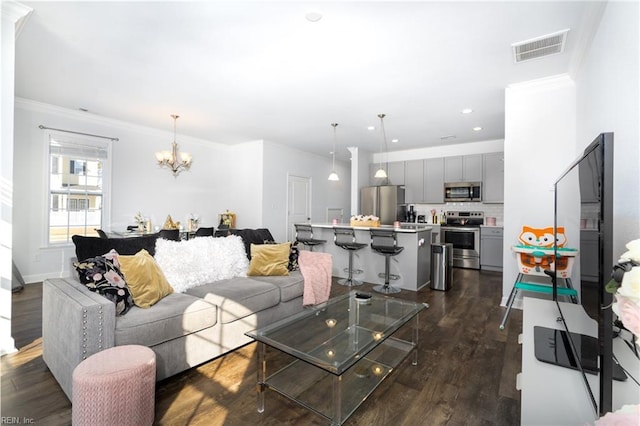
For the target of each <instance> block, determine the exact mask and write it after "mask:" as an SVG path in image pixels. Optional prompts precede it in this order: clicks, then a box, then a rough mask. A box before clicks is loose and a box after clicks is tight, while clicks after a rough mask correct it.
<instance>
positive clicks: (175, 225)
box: [162, 215, 180, 229]
mask: <svg viewBox="0 0 640 426" xmlns="http://www.w3.org/2000/svg"><path fill="white" fill-rule="evenodd" d="M162 229H180V222H174V221H173V219H172V218H171V215H167V219H166V220H165V221H164V225H162Z"/></svg>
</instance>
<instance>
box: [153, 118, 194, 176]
mask: <svg viewBox="0 0 640 426" xmlns="http://www.w3.org/2000/svg"><path fill="white" fill-rule="evenodd" d="M171 118H173V143H172V144H171V151H158V152H156V160H158V165H159V166H160V167H166V168H168V169H169V170H170V171H171V173H173V176H174V177H177V176H178V175H179V174H180V172H182V171H183V170H189V168H190V167H191V161H192V159H191V154H189V153H188V152H180V153H178V143H177V142H176V120H178V118H180V116H179V115H176V114H171Z"/></svg>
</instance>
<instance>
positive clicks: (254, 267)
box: [134, 243, 291, 300]
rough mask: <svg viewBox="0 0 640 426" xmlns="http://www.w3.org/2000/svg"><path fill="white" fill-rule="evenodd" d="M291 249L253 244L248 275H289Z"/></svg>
mask: <svg viewBox="0 0 640 426" xmlns="http://www.w3.org/2000/svg"><path fill="white" fill-rule="evenodd" d="M290 250H291V243H282V244H251V263H250V264H249V271H248V272H247V275H249V276H273V275H278V276H280V275H289V269H288V268H287V266H288V265H289V252H290ZM134 300H135V299H134Z"/></svg>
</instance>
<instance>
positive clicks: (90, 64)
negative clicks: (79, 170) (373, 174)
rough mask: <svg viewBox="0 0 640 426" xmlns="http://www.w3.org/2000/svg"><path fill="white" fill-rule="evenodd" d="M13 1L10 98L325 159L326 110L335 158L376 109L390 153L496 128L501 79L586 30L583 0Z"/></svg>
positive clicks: (564, 67)
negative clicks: (526, 55) (529, 48)
mask: <svg viewBox="0 0 640 426" xmlns="http://www.w3.org/2000/svg"><path fill="white" fill-rule="evenodd" d="M23 4H25V5H27V6H30V7H32V8H33V9H34V10H33V12H32V14H31V15H30V16H29V18H28V20H27V21H26V23H25V24H24V26H23V27H22V30H21V32H20V34H19V37H18V40H17V43H16V86H15V87H16V96H18V97H22V98H26V99H31V100H35V101H40V102H44V103H48V104H53V105H58V106H62V107H66V108H71V109H86V110H88V112H87V114H95V115H98V116H102V117H108V118H112V119H117V120H123V121H126V122H130V123H135V124H139V125H144V126H150V127H153V128H158V129H163V130H167V131H172V130H173V122H172V119H171V118H170V114H174V113H175V114H178V115H180V116H181V118H180V119H179V120H178V122H177V127H178V134H182V135H188V136H192V137H196V138H201V139H204V140H207V141H212V142H218V143H223V144H235V143H240V142H246V141H253V140H259V139H264V140H267V141H271V142H275V143H279V144H283V145H288V146H292V147H297V148H299V149H302V150H305V151H310V152H315V153H318V154H321V155H325V156H327V155H329V152H330V151H331V149H332V143H333V128H332V127H331V123H333V122H337V123H338V124H339V125H338V127H337V128H336V135H337V155H338V157H339V158H340V156H344V158H348V153H347V150H346V147H347V146H358V147H360V148H361V149H365V150H369V151H372V152H376V151H378V150H379V149H380V145H381V141H382V136H381V132H380V121H379V119H378V117H377V115H378V114H380V113H384V114H386V117H385V119H384V127H385V130H386V135H387V140H388V148H387V149H388V150H389V151H395V150H406V149H414V148H423V147H431V146H439V145H444V144H463V143H468V142H476V141H484V140H494V139H502V138H504V113H505V107H504V96H505V95H504V93H505V92H504V90H505V87H507V86H508V85H509V84H512V83H517V82H523V81H528V80H532V79H537V78H542V77H546V76H550V75H556V74H561V73H566V72H569V73H571V72H572V69H573V68H575V67H576V64H579V59H580V57H581V55H582V54H583V53H584V49H585V46H586V45H587V44H588V43H587V42H585V40H589V39H590V34H592V33H593V31H594V28H593V27H594V25H593V24H592V22H594V20H593V19H591V20H590V19H589V15H590V13H591V14H593V13H592V9H593V4H594V3H593V2H580V1H568V2H541V1H534V2H521V1H511V2H507V1H495V2H493V1H492V2H482V1H477V2H453V1H447V2H427V1H425V2H418V1H413V2H399V1H390V2H366V1H358V2H315V3H311V2H294V1H284V2H271V1H254V2H249V1H228V2H224V1H211V2H188V1H187V2H185V1H182V2H69V1H65V2H23ZM309 12H315V13H316V14H320V15H321V19H320V20H319V21H317V22H312V21H310V20H308V19H307V14H308V13H309ZM564 29H570V31H569V33H568V36H567V43H566V48H565V51H564V53H560V54H557V55H553V56H547V57H544V58H539V59H535V60H531V61H527V62H523V63H519V64H516V63H514V59H513V54H512V49H511V45H512V44H513V43H516V42H520V41H523V40H528V39H532V38H536V37H539V36H543V35H547V34H550V33H554V32H557V31H560V30H564ZM464 108H471V109H473V112H472V113H471V114H462V113H461V110H462V109H464ZM369 126H375V127H376V129H375V130H368V129H367V128H368V127H369ZM476 126H480V127H482V130H480V131H474V130H472V129H473V127H476ZM443 138H444V139H443ZM392 139H398V142H397V143H392V142H391V140H392ZM178 141H179V138H178ZM159 143H160V142H159ZM163 146H164V145H163Z"/></svg>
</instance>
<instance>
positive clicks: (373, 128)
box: [367, 126, 376, 130]
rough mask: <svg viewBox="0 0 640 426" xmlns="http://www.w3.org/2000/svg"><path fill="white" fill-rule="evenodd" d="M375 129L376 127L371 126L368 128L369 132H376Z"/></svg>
mask: <svg viewBox="0 0 640 426" xmlns="http://www.w3.org/2000/svg"><path fill="white" fill-rule="evenodd" d="M375 129H376V126H369V127H367V130H375Z"/></svg>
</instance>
